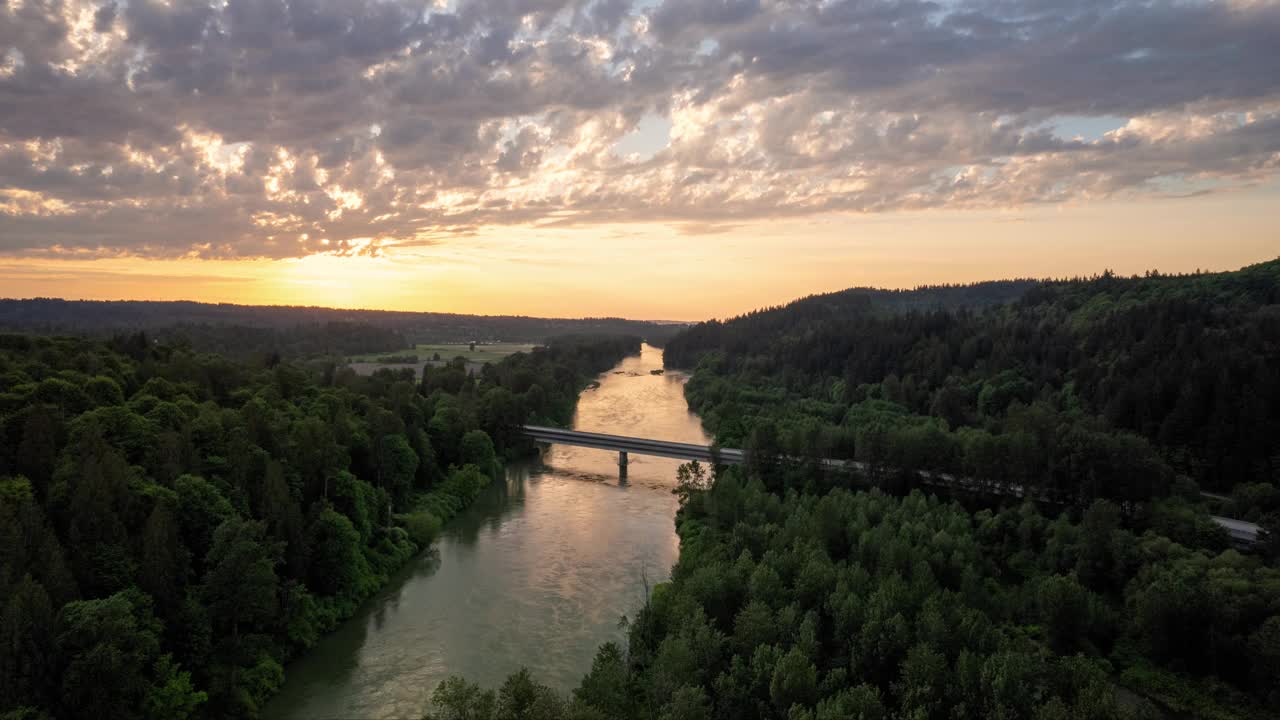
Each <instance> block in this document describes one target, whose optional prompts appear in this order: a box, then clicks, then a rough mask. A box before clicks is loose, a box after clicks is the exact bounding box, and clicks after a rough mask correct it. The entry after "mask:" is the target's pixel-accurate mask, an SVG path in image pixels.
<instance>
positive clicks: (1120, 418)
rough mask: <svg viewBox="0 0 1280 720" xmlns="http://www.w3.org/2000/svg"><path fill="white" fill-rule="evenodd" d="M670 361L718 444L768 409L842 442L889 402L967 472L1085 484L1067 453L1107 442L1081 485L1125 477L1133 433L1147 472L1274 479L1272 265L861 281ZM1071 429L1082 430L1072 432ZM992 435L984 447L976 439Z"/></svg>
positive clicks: (1277, 419)
mask: <svg viewBox="0 0 1280 720" xmlns="http://www.w3.org/2000/svg"><path fill="white" fill-rule="evenodd" d="M665 358H666V362H667V363H668V364H669V365H672V366H674V367H689V368H692V367H695V366H700V364H701V368H702V369H701V370H700V374H699V375H695V377H694V380H693V381H692V382H691V383H690V385H689V387H688V390H687V394H688V395H689V397H690V401H691V404H692V405H693V407H694V409H695V410H698V411H699V412H700V413H702V414H703V417H704V421H705V422H707V423H708V425H709V426H710V427H712V428H713V429H714V430H715V431H716V432H717V436H718V437H719V439H720V440H721V441H722V442H725V443H726V444H727V445H733V444H734V443H737V442H742V441H744V440H745V439H746V436H747V434H749V432H750V431H751V428H752V427H753V426H754V423H755V422H756V419H757V418H773V419H775V420H778V421H780V422H781V423H782V424H783V425H784V426H787V425H790V426H794V427H801V426H804V424H805V423H806V422H809V421H810V420H813V421H815V422H818V423H819V424H820V425H824V426H827V427H828V428H830V430H829V434H830V435H831V436H832V437H834V438H847V444H848V445H849V446H850V447H853V446H855V445H856V444H857V443H855V442H854V439H853V436H854V435H855V434H857V433H859V432H862V433H863V434H864V435H865V432H866V427H867V422H868V421H867V420H866V418H867V417H870V416H872V415H874V413H871V409H873V408H871V406H870V405H867V404H866V403H871V402H881V401H883V402H888V403H891V406H892V408H894V410H893V411H894V412H901V413H906V414H907V415H904V416H903V417H904V418H907V417H914V418H922V419H921V420H911V421H910V422H915V423H917V424H919V423H922V422H924V420H923V418H933V419H936V420H939V421H942V422H941V424H940V425H938V427H940V428H942V429H944V430H946V431H949V432H950V434H949V435H945V436H939V437H940V438H941V439H939V440H938V441H937V442H935V443H933V447H934V448H939V447H942V446H943V444H942V443H943V441H944V440H946V439H947V438H951V441H950V442H952V445H954V447H952V448H951V450H948V452H954V455H953V456H951V457H947V458H942V459H938V460H936V463H937V464H938V465H939V467H942V468H945V469H949V470H957V471H968V472H972V471H974V469H975V468H973V467H969V465H972V464H973V463H975V462H977V461H976V460H975V458H977V457H979V456H983V457H987V458H988V461H984V462H986V464H987V465H988V472H989V473H994V474H1006V475H1007V474H1009V472H1011V468H1014V467H1017V466H1018V463H1019V462H1020V463H1022V465H1023V466H1025V467H1020V468H1019V471H1020V472H1022V474H1023V475H1025V476H1026V478H1027V480H1028V481H1031V480H1035V481H1041V480H1043V479H1044V478H1050V477H1058V478H1059V480H1058V481H1057V482H1058V484H1059V485H1061V486H1064V487H1065V486H1069V487H1072V488H1074V487H1076V485H1077V483H1079V482H1083V480H1081V473H1080V472H1078V467H1073V466H1072V463H1076V465H1077V466H1078V465H1079V463H1080V457H1081V453H1085V452H1088V453H1098V452H1099V450H1098V448H1101V447H1103V446H1104V444H1105V443H1106V442H1109V441H1110V438H1113V437H1114V438H1119V439H1118V440H1117V442H1118V443H1120V445H1117V446H1116V448H1114V450H1115V452H1114V453H1113V455H1112V456H1111V457H1110V458H1109V459H1108V458H1103V459H1104V460H1106V462H1109V463H1111V469H1107V470H1103V469H1099V470H1098V474H1096V475H1095V476H1094V477H1095V479H1094V480H1091V481H1090V482H1097V483H1101V482H1103V480H1102V478H1106V482H1107V483H1110V482H1111V478H1116V482H1120V479H1121V478H1122V476H1125V472H1121V471H1120V468H1123V467H1126V465H1125V463H1127V462H1130V461H1131V460H1132V459H1133V458H1135V457H1139V456H1143V453H1141V452H1139V451H1137V450H1133V447H1131V446H1132V445H1133V443H1131V442H1130V440H1131V439H1130V438H1129V437H1128V436H1127V435H1123V433H1129V434H1132V435H1138V436H1141V438H1143V439H1144V440H1145V441H1147V442H1149V443H1151V444H1152V445H1153V446H1154V447H1155V448H1156V449H1157V450H1158V453H1159V456H1160V457H1159V461H1158V462H1159V463H1163V464H1162V465H1159V466H1157V465H1155V464H1153V465H1151V467H1152V468H1154V470H1153V471H1152V474H1153V476H1155V475H1160V474H1161V473H1164V476H1165V477H1167V475H1168V473H1167V472H1166V471H1165V470H1163V469H1161V468H1168V469H1169V470H1172V471H1173V472H1174V473H1177V474H1182V475H1187V476H1190V477H1192V478H1194V479H1195V480H1197V481H1198V482H1199V483H1200V484H1201V486H1202V487H1206V488H1216V489H1220V490H1229V489H1231V488H1233V487H1235V486H1236V485H1237V484H1239V483H1245V482H1252V483H1275V482H1276V480H1277V479H1280V442H1278V441H1277V440H1276V438H1280V260H1274V261H1271V262H1266V263H1260V264H1257V265H1253V266H1250V267H1246V268H1243V269H1241V270H1238V271H1234V272H1223V273H1195V274H1187V275H1161V274H1158V273H1149V274H1147V275H1144V276H1135V277H1119V276H1116V275H1114V274H1112V273H1109V272H1108V273H1104V274H1102V275H1098V276H1095V277H1090V278H1077V279H1069V280H1050V281H1029V280H1012V281H1006V282H994V283H977V284H974V285H966V286H946V287H931V288H920V289H917V290H909V291H887V290H874V289H862V288H857V289H851V290H845V291H842V292H837V293H831V294H828V295H818V296H813V297H808V298H804V299H802V300H797V301H796V302H793V303H791V304H789V305H786V306H783V307H775V308H769V309H765V310H761V311H757V312H753V313H748V314H746V315H742V316H740V317H737V318H733V319H730V320H727V321H723V322H720V321H710V322H705V323H699V324H697V325H694V326H692V327H690V328H688V329H687V330H685V331H683V332H681V333H680V334H679V335H677V336H676V337H674V338H672V339H671V341H670V342H669V343H668V344H667V346H666V352H665ZM744 388H745V389H744ZM1028 408H1030V411H1028ZM875 417H876V418H877V420H876V422H881V423H882V424H884V423H888V424H889V425H893V423H899V424H903V423H907V422H908V421H907V420H901V421H899V420H895V421H893V422H889V421H887V420H884V418H883V417H882V416H878V415H877V416H875ZM904 427H905V425H904ZM1068 430H1074V431H1076V432H1075V435H1076V437H1077V438H1085V437H1088V438H1089V440H1088V441H1087V442H1085V441H1079V442H1076V441H1072V442H1073V443H1074V445H1073V444H1071V443H1068V442H1067V441H1068V440H1070V439H1071V438H1070V436H1069V433H1068V432H1067V431H1068ZM960 431H964V432H960ZM1117 432H1118V433H1122V434H1120V435H1116V434H1115V433H1117ZM987 434H989V435H991V436H992V437H994V438H995V440H992V442H993V443H995V445H994V447H996V450H992V451H991V452H989V453H988V452H986V449H985V448H979V447H978V445H977V444H976V443H977V442H978V440H979V439H982V442H986V440H985V438H986V437H987ZM865 441H866V438H864V443H863V445H862V447H863V450H859V451H858V452H862V451H865V450H866V448H867V445H866V442H865ZM832 442H837V441H836V440H833V441H832ZM839 442H845V440H839ZM1001 443H1004V444H1005V445H1008V447H1005V446H1004V445H1001ZM1125 443H1129V445H1124V444H1125ZM1122 446H1123V448H1128V449H1123V448H1122ZM983 453H986V455H983ZM1099 462H1102V460H1099ZM1153 462H1156V461H1154V460H1153ZM1132 474H1133V473H1129V475H1132Z"/></svg>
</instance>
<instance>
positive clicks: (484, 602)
mask: <svg viewBox="0 0 1280 720" xmlns="http://www.w3.org/2000/svg"><path fill="white" fill-rule="evenodd" d="M661 367H662V351H661V350H660V349H658V348H654V347H651V346H649V345H644V346H643V347H642V349H641V353H640V355H638V356H632V357H629V358H626V359H624V360H623V361H622V362H621V363H620V364H619V365H618V366H617V367H615V368H614V369H613V370H611V371H609V372H607V373H604V374H602V375H601V376H600V377H599V381H600V386H599V387H597V388H594V389H590V390H586V391H584V392H583V393H582V396H581V397H580V399H579V402H578V409H577V413H576V415H575V416H574V421H573V427H574V429H577V430H588V431H595V432H604V433H612V434H616V435H639V436H644V437H651V438H658V439H662V440H676V441H682V442H696V443H704V444H706V443H709V442H710V440H709V439H708V437H707V436H706V434H705V433H704V432H703V431H702V425H701V423H700V422H699V420H698V417H697V416H696V415H694V414H693V413H691V412H690V411H689V408H688V406H687V405H686V404H685V400H684V392H683V388H684V382H685V380H686V379H687V378H686V377H685V376H684V375H683V374H681V373H678V372H667V373H665V374H663V375H652V374H650V372H649V371H650V370H655V369H658V368H661ZM630 459H631V463H630V466H629V469H628V473H627V475H628V477H627V480H626V482H620V481H619V479H618V468H617V461H618V455H617V453H613V452H606V451H602V450H591V449H587V448H575V447H568V446H563V445H552V446H551V447H550V449H548V450H547V452H546V453H544V454H543V457H542V459H541V461H529V462H525V463H518V464H513V465H511V466H509V467H508V469H507V472H506V477H505V479H504V480H505V481H500V482H495V483H494V484H493V485H492V486H491V487H489V488H488V489H487V490H486V491H485V492H484V493H482V494H481V496H480V497H479V498H478V499H477V500H476V502H475V503H473V504H472V506H471V507H470V508H468V509H467V510H466V511H464V512H463V513H462V514H460V515H459V516H458V517H456V518H454V519H453V520H452V521H451V522H450V523H449V524H448V525H447V526H446V527H445V529H444V531H443V533H442V534H441V537H440V539H439V540H437V541H436V543H435V545H434V546H433V547H432V548H431V549H430V550H428V551H427V552H424V553H422V554H421V555H420V556H419V557H418V558H416V559H415V560H414V561H412V562H411V563H410V564H409V566H408V567H406V568H405V569H404V570H402V571H401V572H400V573H399V574H398V575H397V576H396V577H394V578H392V580H391V582H390V583H389V584H388V585H387V587H386V588H384V589H383V591H382V592H380V593H378V594H377V595H375V596H374V597H373V598H371V599H370V600H369V601H368V602H366V603H365V604H364V605H363V606H362V607H361V608H360V610H359V611H358V612H357V613H356V614H355V616H354V617H352V618H351V619H350V620H348V621H347V622H346V623H344V624H343V625H342V626H341V627H339V628H338V629H337V630H336V631H335V632H333V633H332V634H330V635H328V636H326V637H325V638H324V639H322V640H321V641H320V643H319V644H317V645H316V647H314V648H313V649H312V650H311V651H310V652H308V653H307V654H306V655H305V656H304V657H302V658H300V659H299V660H297V661H296V662H293V663H291V664H290V665H289V667H288V668H287V675H286V677H287V679H286V682H285V685H284V688H282V690H281V691H280V693H279V694H278V695H276V696H275V697H274V698H272V700H271V702H270V703H269V704H268V705H267V707H266V708H265V712H264V715H265V716H266V717H268V718H282V719H283V718H307V719H308V720H313V719H315V718H417V717H420V716H421V715H422V713H423V711H424V710H426V708H427V704H428V700H429V698H430V696H431V692H432V691H433V690H434V689H435V687H436V685H438V684H439V683H440V681H442V680H444V679H445V678H447V677H448V676H450V675H463V676H465V677H466V678H467V679H469V680H471V681H473V682H479V683H480V684H482V685H485V686H487V687H493V688H496V687H497V686H498V685H499V684H500V683H501V682H502V680H504V679H505V678H506V676H507V675H509V674H511V673H513V672H516V671H517V670H519V669H520V668H521V667H522V666H527V667H528V668H529V669H530V670H531V671H532V672H533V673H534V675H535V676H536V678H537V679H538V680H539V681H540V682H543V683H547V684H549V685H551V686H552V687H554V688H556V689H558V690H560V691H562V692H567V691H568V690H569V689H571V688H572V687H574V686H576V685H577V684H578V681H579V680H581V678H582V676H583V675H584V674H585V673H586V672H587V670H588V669H590V667H591V659H592V657H594V655H595V651H596V648H597V647H598V646H599V645H600V644H601V643H603V642H606V641H609V640H622V639H623V638H624V635H625V633H624V631H623V630H622V629H621V628H620V627H619V623H618V621H619V619H620V617H621V616H622V615H624V614H634V612H635V610H636V608H638V607H639V606H640V604H641V603H642V602H643V601H644V587H645V583H646V582H647V583H648V584H649V585H650V586H652V585H653V584H654V583H656V582H660V581H663V580H665V579H667V577H668V576H669V574H670V570H671V566H672V564H673V563H675V561H676V555H677V553H678V551H679V540H678V538H677V537H676V534H675V526H674V523H673V519H674V515H675V510H676V498H675V496H674V495H672V494H671V489H672V487H674V485H675V472H676V468H677V467H678V466H679V464H680V462H679V461H678V460H670V459H666V458H654V457H646V456H640V455H635V454H632V455H631V456H630Z"/></svg>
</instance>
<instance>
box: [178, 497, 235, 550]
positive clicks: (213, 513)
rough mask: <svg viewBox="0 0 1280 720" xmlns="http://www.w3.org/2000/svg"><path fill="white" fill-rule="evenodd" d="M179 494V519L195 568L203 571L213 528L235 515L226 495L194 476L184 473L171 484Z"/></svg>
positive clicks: (210, 544) (211, 543) (211, 541)
mask: <svg viewBox="0 0 1280 720" xmlns="http://www.w3.org/2000/svg"><path fill="white" fill-rule="evenodd" d="M173 489H174V491H175V492H177V493H178V521H179V527H180V528H181V529H182V534H183V540H184V543H185V544H186V546H187V549H188V550H189V551H190V552H191V555H192V562H193V564H194V566H195V567H194V569H195V570H196V571H197V572H201V571H203V569H204V567H205V564H204V560H205V556H206V555H207V554H208V552H209V548H210V547H211V546H212V545H213V534H214V531H215V530H216V529H217V528H218V527H219V526H220V525H222V523H224V522H226V521H227V520H228V519H230V518H231V517H233V516H234V515H235V509H234V508H232V507H231V503H230V502H229V501H228V500H227V498H226V496H224V495H223V494H222V492H221V491H219V490H218V488H217V487H215V486H214V485H213V484H212V483H210V482H209V481H208V480H205V479H204V478H202V477H199V476H197V475H183V476H182V477H179V478H178V479H177V480H175V481H174V483H173Z"/></svg>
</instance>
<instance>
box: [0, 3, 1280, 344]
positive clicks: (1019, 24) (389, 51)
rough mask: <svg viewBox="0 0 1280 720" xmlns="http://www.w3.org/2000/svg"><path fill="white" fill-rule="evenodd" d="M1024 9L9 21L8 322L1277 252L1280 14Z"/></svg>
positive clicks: (751, 8)
mask: <svg viewBox="0 0 1280 720" xmlns="http://www.w3.org/2000/svg"><path fill="white" fill-rule="evenodd" d="M1022 5H1023V4H1022V3H1012V4H1010V3H997V2H988V1H986V0H974V1H973V2H947V3H943V4H941V5H933V4H928V3H924V4H895V3H885V4H881V3H876V2H873V3H788V2H773V1H771V0H769V1H763V2H756V1H755V0H742V1H740V2H739V1H737V0H734V1H732V2H727V3H708V2H705V1H704V0H666V1H665V2H658V3H653V2H647V1H645V2H632V3H628V2H622V3H614V2H587V1H584V2H576V1H574V2H551V3H549V4H548V3H539V4H527V5H520V7H518V8H509V7H507V6H506V5H499V4H493V3H489V2H487V1H486V0H477V1H475V2H471V1H465V0H464V2H459V3H453V2H450V3H444V4H436V5H433V6H430V7H428V8H426V9H425V10H424V9H423V7H422V6H421V5H419V4H414V3H402V2H398V1H396V2H337V3H323V2H322V3H313V2H311V1H310V0H307V1H306V2H292V3H288V4H287V5H285V4H276V3H275V2H273V1H272V0H252V1H251V2H237V3H221V4H218V3H214V4H208V3H203V2H185V1H184V2H173V3H165V4H160V3H153V2H150V1H149V0H131V1H129V2H123V3H108V4H96V3H90V2H87V1H85V0H72V1H71V2H67V3H62V4H49V5H45V4H39V3H33V2H22V1H19V2H10V3H8V4H7V5H5V6H4V7H3V9H0V58H2V60H0V107H2V108H3V110H0V283H2V284H3V290H2V291H0V295H4V296H9V297H21V296H32V295H56V296H63V297H75V298H101V299H112V298H149V299H179V298H181V299H195V300H207V301H228V302H231V301H234V302H244V303H297V304H318V305H333V306H342V307H346V306H351V307H369V308H395V309H415V310H449V311H464V312H482V313H521V314H538V315H543V314H553V315H566V314H572V315H581V314H610V315H625V316H631V317H659V318H679V319H696V318H702V317H706V316H710V315H726V314H733V313H737V312H741V311H744V310H748V309H750V308H752V307H755V306H757V305H759V304H760V303H761V302H762V301H768V302H779V301H782V300H785V299H788V298H792V297H795V296H798V295H803V294H807V293H810V292H814V291H817V290H823V289H837V288H841V287H846V286H849V285H878V286H886V287H903V286H913V285H918V284H921V283H935V282H955V281H972V280H979V279H987V278H993V277H1000V276H1004V275H1027V274H1035V275H1039V276H1063V275H1073V274H1089V273H1094V272H1099V271H1101V270H1103V269H1106V268H1111V269H1114V270H1116V271H1119V272H1138V271H1142V270H1146V269H1149V268H1151V267H1152V266H1154V267H1158V268H1159V269H1161V270H1165V271H1178V270H1190V269H1194V268H1197V267H1213V268H1229V267H1237V266H1239V265H1242V264H1246V263H1249V262H1256V261H1259V260H1265V259H1268V258H1271V257H1274V256H1275V255H1276V254H1277V252H1280V237H1278V236H1277V231H1276V229H1275V223H1274V222H1268V218H1267V217H1266V216H1267V209H1268V207H1269V206H1270V207H1274V206H1280V190H1278V189H1277V185H1276V182H1275V176H1276V173H1277V169H1278V168H1280V73H1278V72H1276V69H1277V67H1280V43H1277V42H1275V39H1276V37H1280V6H1278V5H1277V4H1276V3H1273V2H1189V3H1178V4H1168V5H1159V6H1152V7H1148V6H1142V7H1138V6H1131V5H1130V4H1129V3H1126V2H1121V1H1119V0H1117V1H1116V2H1108V3H1100V4H1091V5H1089V6H1088V7H1077V6H1075V5H1073V4H1063V5H1061V6H1060V7H1056V8H1054V9H1053V10H1052V11H1045V9H1044V8H1040V9H1039V10H1036V9H1035V8H1032V7H1031V6H1030V4H1028V7H1022ZM1036 7H1037V8H1039V7H1040V6H1038V5H1037V6H1036ZM1271 214H1272V215H1274V211H1272V212H1271ZM1103 250H1105V252H1102V251H1103Z"/></svg>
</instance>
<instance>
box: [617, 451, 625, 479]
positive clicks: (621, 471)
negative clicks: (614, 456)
mask: <svg viewBox="0 0 1280 720" xmlns="http://www.w3.org/2000/svg"><path fill="white" fill-rule="evenodd" d="M618 476H619V477H621V478H623V479H625V478H626V477H627V451H626V450H619V451H618Z"/></svg>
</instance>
